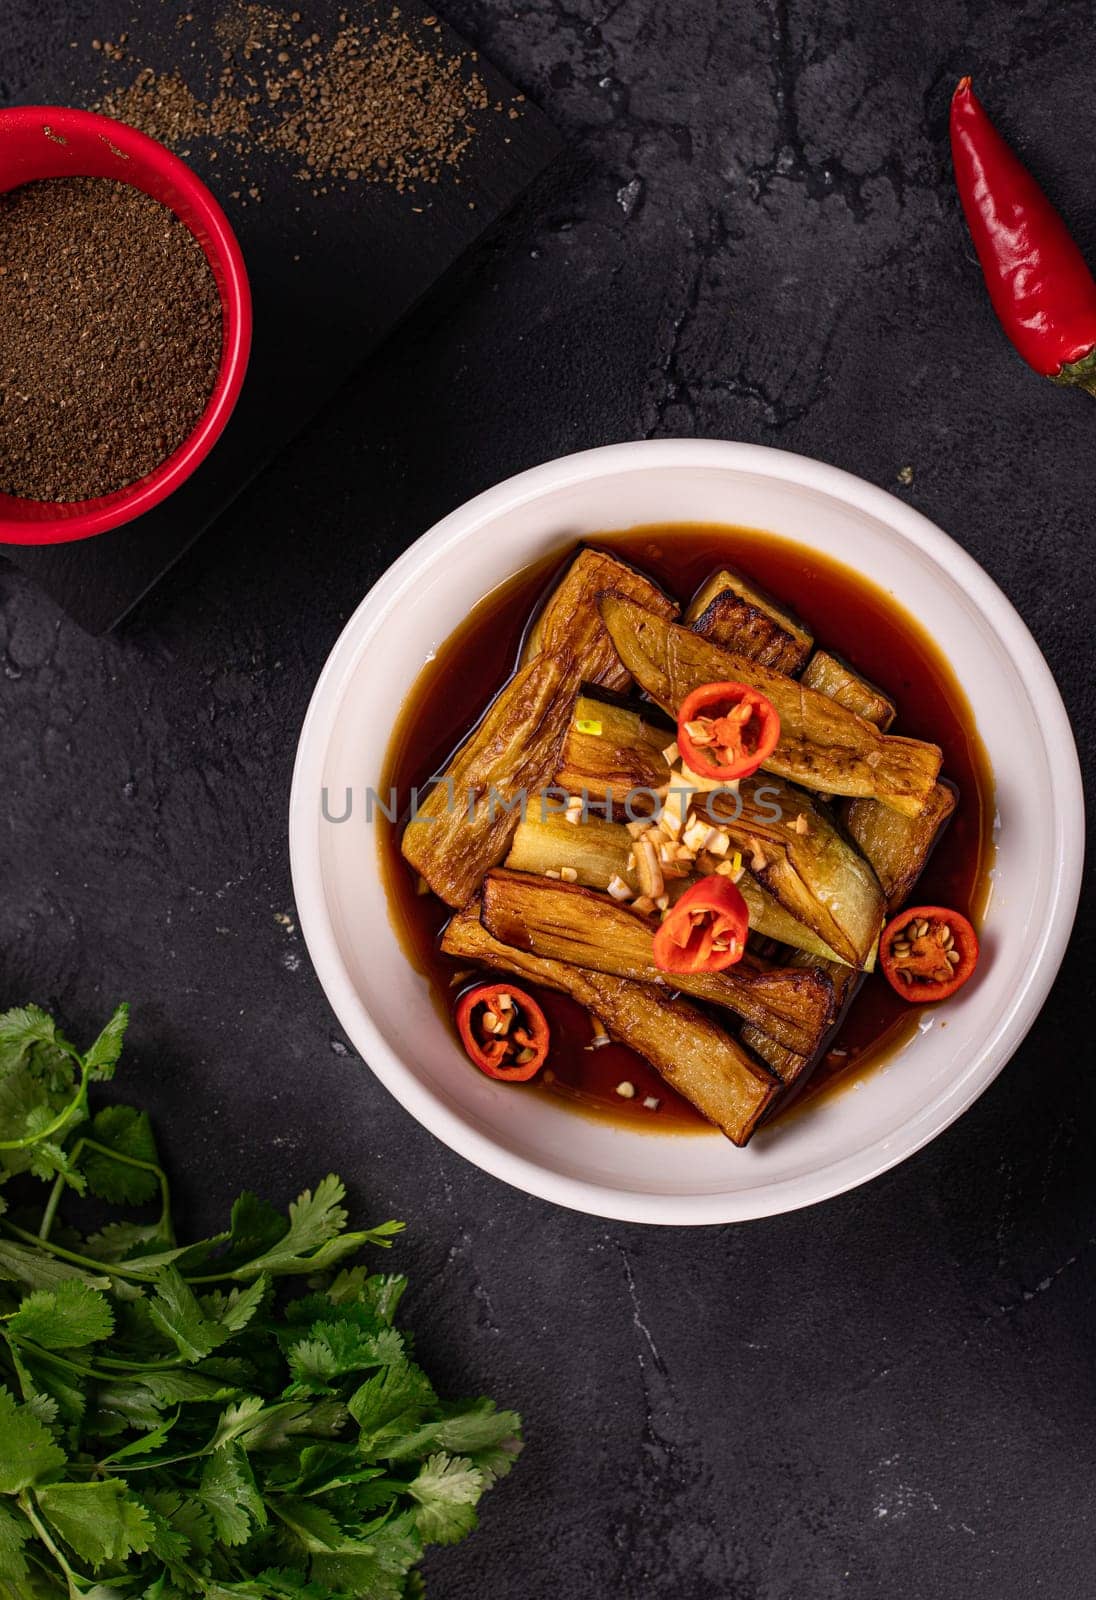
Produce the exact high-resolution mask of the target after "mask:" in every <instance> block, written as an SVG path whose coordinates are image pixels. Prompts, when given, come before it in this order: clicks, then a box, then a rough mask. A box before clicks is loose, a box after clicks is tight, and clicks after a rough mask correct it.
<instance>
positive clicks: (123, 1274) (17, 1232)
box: [0, 1217, 155, 1283]
mask: <svg viewBox="0 0 1096 1600" xmlns="http://www.w3.org/2000/svg"><path fill="white" fill-rule="evenodd" d="M0 1229H3V1231H4V1232H5V1233H10V1234H11V1235H12V1236H13V1237H14V1238H16V1239H22V1240H23V1241H24V1243H26V1244H32V1245H34V1246H35V1247H36V1248H37V1249H39V1250H46V1251H48V1252H49V1254H50V1255H51V1256H56V1257H57V1258H58V1260H60V1261H68V1262H71V1263H72V1265H73V1266H77V1267H82V1268H83V1269H84V1271H85V1272H89V1273H92V1274H95V1275H96V1276H101V1277H106V1278H132V1279H133V1280H134V1281H135V1282H136V1283H150V1282H151V1281H152V1278H153V1277H154V1276H155V1274H154V1273H149V1272H137V1271H133V1270H132V1269H130V1268H127V1267H124V1266H120V1265H118V1264H114V1265H112V1264H111V1263H110V1262H108V1261H96V1260H95V1259H94V1258H93V1257H92V1256H81V1255H77V1253H76V1251H75V1250H66V1249H65V1247H64V1245H60V1244H54V1242H53V1240H52V1239H40V1238H39V1237H38V1235H37V1234H36V1233H29V1232H28V1231H27V1229H26V1228H20V1227H19V1226H18V1224H16V1223H14V1222H9V1221H8V1219H7V1217H4V1218H3V1220H2V1221H0Z"/></svg>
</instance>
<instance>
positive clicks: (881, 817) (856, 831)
mask: <svg viewBox="0 0 1096 1600" xmlns="http://www.w3.org/2000/svg"><path fill="white" fill-rule="evenodd" d="M958 802H959V796H958V793H957V791H956V789H955V787H954V785H952V784H950V783H947V782H946V781H942V782H940V783H937V784H936V786H935V787H934V789H933V791H932V793H931V794H930V795H929V797H928V799H927V800H926V802H925V804H924V806H923V807H922V808H921V810H920V812H919V813H918V814H917V816H916V817H902V816H899V815H898V813H897V811H889V810H888V809H887V807H886V806H881V805H877V804H876V803H875V801H873V800H848V801H846V802H845V804H844V805H843V806H842V807H841V820H842V822H843V823H844V825H845V827H846V829H847V830H848V833H849V836H850V838H851V839H852V840H853V841H854V842H855V844H856V846H857V848H858V849H859V850H860V851H861V852H862V854H863V855H864V856H866V857H867V859H868V860H869V861H870V862H871V864H872V867H873V868H874V870H875V874H876V876H877V877H878V879H879V882H880V883H881V884H882V886H883V894H884V895H885V896H886V902H887V915H888V916H889V915H890V914H891V913H892V912H894V911H897V910H898V908H899V906H900V905H901V904H902V903H903V901H904V900H906V899H907V898H908V896H909V892H910V890H911V889H912V888H913V886H914V884H915V883H916V882H917V880H918V878H919V877H920V876H921V874H922V872H923V871H924V869H925V863H926V862H927V861H928V859H929V856H930V855H931V854H932V852H933V850H934V849H935V847H936V843H937V840H938V839H939V837H940V834H941V833H942V832H943V830H944V828H945V827H946V825H947V823H948V822H949V821H950V820H951V815H952V812H953V811H954V810H955V807H956V805H957V804H958Z"/></svg>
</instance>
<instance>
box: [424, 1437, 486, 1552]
mask: <svg viewBox="0 0 1096 1600" xmlns="http://www.w3.org/2000/svg"><path fill="white" fill-rule="evenodd" d="M483 1490H484V1481H483V1473H482V1472H480V1470H479V1468H478V1467H474V1466H473V1465H472V1463H471V1462H470V1461H468V1460H467V1459H466V1458H465V1457H463V1456H447V1455H443V1454H440V1453H439V1454H438V1455H434V1456H430V1457H429V1459H428V1460H427V1461H426V1463H425V1464H424V1465H423V1467H422V1469H421V1471H420V1472H419V1474H418V1476H417V1477H415V1478H412V1480H411V1482H410V1483H409V1484H408V1485H407V1492H408V1494H409V1495H410V1496H411V1498H412V1499H413V1500H415V1501H417V1502H418V1509H417V1510H416V1512H415V1526H416V1527H417V1528H418V1530H419V1534H420V1536H421V1538H422V1540H423V1542H424V1544H455V1543H456V1542H457V1540H458V1539H463V1538H464V1536H465V1535H466V1534H468V1533H471V1531H472V1529H473V1528H474V1527H475V1526H476V1512H475V1507H476V1502H477V1501H478V1500H479V1498H480V1496H481V1495H482V1493H483Z"/></svg>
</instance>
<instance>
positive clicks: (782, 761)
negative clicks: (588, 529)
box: [599, 594, 941, 816]
mask: <svg viewBox="0 0 1096 1600" xmlns="http://www.w3.org/2000/svg"><path fill="white" fill-rule="evenodd" d="M599 605H600V608H601V614H602V617H603V618H604V620H605V625H606V627H607V628H608V630H609V633H610V635H611V637H612V641H613V643H614V645H615V646H616V649H617V652H618V653H619V655H620V658H621V660H622V661H623V662H624V665H625V666H626V667H627V668H628V670H629V672H631V674H632V676H633V677H634V678H635V680H636V682H637V683H638V684H639V686H640V688H641V689H643V690H644V691H645V692H646V693H647V694H649V695H650V696H651V698H652V699H653V700H654V701H656V702H657V704H658V705H660V706H662V708H663V710H665V711H668V712H670V713H671V714H672V715H675V716H676V714H677V709H678V707H679V706H680V705H681V703H682V701H683V700H685V698H686V697H687V696H688V695H689V694H691V693H692V691H693V690H694V689H697V688H699V687H700V686H701V685H702V684H706V683H723V682H726V681H728V680H730V681H733V682H736V683H745V684H748V685H749V686H750V687H751V688H753V689H756V690H758V691H759V693H761V694H763V695H765V696H766V697H767V698H768V700H769V701H770V702H771V703H772V705H773V706H774V707H775V709H776V713H777V715H778V716H779V718H780V727H781V733H780V743H779V744H778V745H777V747H776V749H775V750H774V751H773V753H772V755H770V756H769V757H768V759H767V760H766V761H765V768H766V770H767V771H769V772H775V773H776V774H777V775H778V776H780V777H783V778H788V779H791V780H792V781H793V782H795V783H799V784H802V785H803V786H804V788H807V789H814V790H818V791H820V792H822V793H828V794H839V795H848V796H850V797H852V798H865V797H866V798H870V799H876V800H881V801H883V803H884V804H885V805H888V806H890V807H892V808H893V809H894V810H896V811H900V812H902V813H903V815H905V816H916V815H917V813H918V812H919V811H920V809H921V807H922V806H923V805H924V803H925V801H926V800H927V799H928V796H929V794H930V793H931V791H932V786H933V784H934V783H935V782H936V779H937V777H938V775H939V772H940V761H941V753H940V750H939V749H938V747H937V746H936V745H932V744H925V743H922V742H921V741H920V740H917V739H899V738H895V737H894V736H893V735H889V734H882V733H880V732H879V730H878V729H877V728H874V727H872V725H871V723H870V722H865V721H864V719H863V718H862V717H858V716H857V715H856V714H855V713H854V712H851V711H846V710H845V708H844V707H843V706H839V705H838V704H837V703H836V702H835V701H833V700H830V699H827V697H826V696H825V695H823V694H819V692H818V690H817V689H807V688H804V687H803V685H802V684H801V683H797V682H796V681H795V680H794V679H793V678H789V677H787V676H786V675H785V674H784V673H779V672H773V671H772V670H771V669H770V668H769V667H763V666H761V665H760V664H759V663H758V662H756V661H749V660H747V659H746V657H744V656H740V655H736V654H734V653H733V652H731V651H728V650H723V649H721V648H720V647H719V646H718V645H714V644H712V643H711V642H710V641H709V640H707V639H702V638H701V637H700V635H699V634H696V633H693V632H692V630H691V629H689V628H683V627H681V626H679V625H678V624H677V623H673V622H669V621H667V620H666V619H665V618H663V617H656V616H654V615H653V614H652V613H651V612H649V611H644V610H643V608H642V607H641V606H637V605H635V604H634V602H632V601H631V600H627V599H625V598H623V597H622V596H620V595H618V594H606V595H603V596H602V598H601V600H600V601H599Z"/></svg>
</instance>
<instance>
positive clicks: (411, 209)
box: [0, 0, 561, 633]
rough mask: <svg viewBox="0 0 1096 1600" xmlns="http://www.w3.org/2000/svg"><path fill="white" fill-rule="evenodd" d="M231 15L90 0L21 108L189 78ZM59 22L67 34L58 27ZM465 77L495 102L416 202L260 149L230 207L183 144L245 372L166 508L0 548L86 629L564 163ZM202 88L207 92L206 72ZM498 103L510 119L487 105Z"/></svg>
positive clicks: (130, 599)
mask: <svg viewBox="0 0 1096 1600" xmlns="http://www.w3.org/2000/svg"><path fill="white" fill-rule="evenodd" d="M390 10H391V8H390V7H377V8H373V7H370V6H368V5H362V4H361V3H360V0H359V3H358V4H357V5H351V6H349V7H347V6H346V5H345V4H339V5H338V6H337V7H336V6H335V5H332V4H325V3H323V0H317V3H315V4H313V5H311V6H309V7H308V9H307V11H306V13H305V22H306V24H310V25H312V26H314V27H315V28H316V29H317V30H319V31H320V32H321V35H324V36H325V37H326V36H328V35H330V34H332V33H334V32H335V31H336V30H337V28H338V26H339V23H340V21H341V20H342V19H343V18H348V19H349V21H350V22H352V23H353V22H356V21H359V20H361V21H368V20H370V19H376V18H381V19H383V18H385V17H387V16H388V15H389V12H390ZM225 12H226V6H225V4H224V0H220V3H215V4H210V3H206V4H203V3H201V0H195V3H194V4H193V5H192V6H191V7H190V8H189V11H188V14H187V15H188V17H189V19H190V20H186V19H185V18H184V19H181V18H180V13H179V11H178V10H177V9H176V8H174V7H171V6H164V7H144V8H142V11H141V13H140V15H139V16H138V17H137V18H136V19H135V18H134V15H133V12H132V10H131V9H130V5H129V4H128V3H122V4H119V3H118V0H107V3H106V4H102V3H97V4H96V6H95V12H94V26H93V27H91V26H89V25H85V26H84V27H82V28H80V29H76V28H71V27H70V28H69V29H68V30H67V33H66V36H65V37H64V38H63V39H62V38H59V39H58V41H57V43H58V45H59V46H61V47H60V48H58V49H55V50H51V51H50V52H49V55H48V58H47V60H45V61H43V62H42V63H41V70H39V71H37V72H36V73H35V75H34V77H33V79H32V81H30V82H28V83H27V84H26V85H25V86H22V87H21V92H19V93H18V96H17V98H18V100H19V101H21V102H23V103H27V102H32V103H33V102H35V101H40V102H42V103H65V104H70V105H83V106H91V105H94V104H95V102H96V101H97V100H98V99H99V98H100V96H101V95H102V93H103V90H104V86H105V85H106V84H108V83H109V84H112V85H117V84H127V83H129V82H131V81H132V80H133V78H134V77H135V76H136V74H137V72H138V71H139V70H140V68H141V67H142V66H149V67H152V68H153V69H154V70H156V71H157V72H159V73H163V72H166V71H173V70H176V69H179V70H181V71H182V72H183V73H184V74H185V75H187V81H188V82H192V81H193V73H194V62H195V51H194V46H195V45H197V46H198V47H199V50H201V49H205V50H207V51H208V49H209V46H210V42H211V41H212V39H213V29H214V27H215V25H216V23H217V21H218V18H220V17H223V16H224V15H225ZM424 18H430V19H431V23H430V26H429V27H426V26H425V24H424V23H423V19H424ZM399 19H400V20H399V27H400V28H401V29H406V30H408V31H411V32H413V33H415V34H421V36H422V37H423V38H424V39H426V40H428V41H430V42H432V43H433V44H435V45H436V46H440V47H442V48H443V49H444V51H445V52H446V54H458V53H461V52H467V51H468V49H469V47H468V46H467V45H466V44H464V42H463V41H462V40H461V39H460V38H459V37H458V36H457V35H456V34H454V33H453V31H452V30H451V29H450V28H448V26H447V25H446V24H444V23H443V22H441V21H440V19H437V14H436V12H435V11H434V10H433V8H432V7H430V6H427V5H423V4H421V3H420V0H399ZM435 19H436V20H435ZM181 20H182V21H185V22H186V25H185V27H182V26H180V22H181ZM55 25H56V26H57V28H58V29H59V30H60V29H62V28H63V20H62V19H57V22H56V24H55ZM123 34H125V35H126V38H127V42H126V46H125V52H126V53H125V59H124V60H122V61H119V62H115V61H109V60H105V58H104V56H103V54H102V52H98V53H97V52H95V51H94V50H93V49H92V47H91V40H92V36H93V35H94V36H95V37H96V38H98V39H100V40H111V41H116V40H117V39H118V38H119V36H120V35H123ZM471 70H474V71H475V72H477V73H478V74H479V76H480V78H481V79H482V80H483V82H484V83H485V85H486V88H487V91H488V95H489V99H490V103H491V108H490V109H488V110H485V111H483V112H480V113H477V114H476V116H475V117H474V119H473V120H474V123H475V126H476V133H475V136H474V137H473V139H472V140H471V142H470V144H469V146H468V149H467V151H466V152H465V154H464V156H463V158H462V160H461V163H460V166H459V168H458V169H457V171H456V172H455V173H454V172H451V171H448V170H446V171H443V172H442V174H441V177H440V179H439V181H438V182H437V183H436V184H430V185H420V186H419V188H418V192H416V193H404V194H400V193H398V192H397V191H396V189H395V188H393V187H391V186H390V185H387V184H385V183H364V182H362V181H360V180H359V181H358V182H346V183H345V184H340V183H339V181H338V180H334V181H332V180H325V181H326V184H327V190H328V192H327V193H326V194H324V193H319V194H316V193H314V192H313V191H314V187H315V186H314V185H313V184H312V183H309V182H305V181H302V180H301V179H300V178H299V177H298V176H296V175H295V173H294V171H293V166H292V165H291V164H290V163H288V162H287V161H286V160H285V158H284V157H281V156H277V155H273V156H272V155H270V154H268V153H265V152H257V153H249V155H248V158H247V161H246V180H245V181H246V184H247V187H248V189H250V188H252V187H254V188H255V189H257V190H258V193H259V195H260V196H261V199H260V200H259V201H256V200H255V199H253V198H249V196H248V193H247V191H246V190H243V189H242V190H240V194H239V198H235V199H234V198H233V193H232V191H233V190H234V189H235V188H236V186H237V183H238V182H239V174H238V171H237V172H236V174H235V177H234V176H233V168H237V169H238V168H239V162H238V161H236V160H235V159H234V157H233V156H232V154H231V153H230V152H228V151H226V150H225V149H224V148H219V147H218V144H217V142H216V141H214V140H211V139H204V138H203V139H196V140H193V141H192V142H191V143H190V144H189V145H188V146H187V149H186V159H187V160H188V162H189V163H190V165H191V166H192V167H194V169H195V170H196V171H197V172H198V173H199V174H200V175H201V176H202V177H203V178H204V179H205V180H206V182H207V183H209V185H210V187H211V188H212V189H213V192H214V193H215V194H216V195H217V198H218V199H219V200H220V202H221V204H222V205H223V206H224V208H225V211H226V212H227V214H228V217H229V221H230V222H231V223H232V225H233V227H234V228H235V230H236V232H237V235H238V237H239V240H240V245H241V248H242V249H243V252H244V257H245V260H246V262H247V266H248V272H249V275H250V279H251V288H252V294H253V297H254V310H255V335H254V343H253V347H252V355H251V363H250V368H249V371H248V377H247V381H246V383H245V386H244V390H243V393H242V395H241V398H240V402H239V404H238V406H237V409H236V411H235V413H234V415H233V417H232V420H231V421H230V423H229V425H228V428H227V429H226V431H225V433H224V435H223V437H222V438H221V440H220V441H219V443H218V445H217V446H216V448H215V449H214V451H213V452H212V454H211V456H210V457H209V458H208V459H207V461H206V462H204V463H203V465H202V466H201V467H200V468H199V469H198V471H197V472H196V473H195V475H194V476H193V478H191V479H190V480H189V482H188V483H186V484H185V485H184V486H183V487H182V488H181V489H180V490H178V491H177V492H176V494H174V495H173V496H172V497H171V498H170V499H169V500H168V501H167V502H165V503H164V504H163V505H161V506H159V507H156V508H155V509H154V510H152V511H150V512H148V513H147V514H146V515H145V516H143V517H141V518H139V519H138V520H137V521H136V522H133V523H131V524H129V525H128V526H125V527H122V528H118V529H115V530H114V531H112V532H110V533H106V534H102V535H100V536H99V537H98V538H95V539H90V540H85V541H81V542H80V543H76V544H68V545H55V546H49V547H41V548H32V547H24V546H18V545H0V556H5V557H7V558H8V559H9V560H11V561H12V562H14V563H15V564H16V565H17V566H19V567H20V568H22V570H23V571H25V572H27V573H29V574H30V575H31V576H32V577H33V578H34V579H35V581H36V582H37V583H39V584H40V585H41V586H42V588H44V589H45V590H46V591H47V592H48V593H49V594H50V595H51V596H52V597H53V598H54V599H55V600H56V601H57V602H58V603H59V604H60V605H61V606H62V607H63V608H64V609H65V610H66V611H67V612H68V613H69V615H70V616H72V617H73V618H74V619H75V621H77V622H78V623H79V624H80V625H81V626H82V627H84V628H86V629H87V630H88V631H89V632H93V633H102V632H106V631H107V630H109V629H110V628H112V627H114V626H115V625H116V624H117V623H118V622H119V621H121V619H122V618H123V617H124V616H125V615H126V613H127V612H128V611H129V610H130V609H131V608H132V607H133V606H134V605H135V604H136V603H137V601H138V600H140V599H141V597H142V596H143V595H144V594H146V593H147V592H148V590H149V589H150V588H151V587H152V586H153V585H154V584H155V583H156V582H157V580H158V579H159V578H160V577H162V575H163V574H164V573H165V572H166V571H167V569H168V568H169V567H170V566H171V565H172V564H173V563H174V562H175V561H176V560H177V559H178V557H179V556H180V555H181V554H182V553H183V551H184V550H186V549H187V547H188V546H189V545H190V544H191V543H192V542H193V541H194V540H195V539H196V538H197V537H198V535H199V534H200V533H202V532H203V531H204V530H205V529H207V528H208V527H209V526H210V524H211V523H212V522H213V521H214V520H215V519H216V518H217V517H218V516H219V515H220V513H221V512H222V511H224V509H225V508H226V507H227V506H228V504H229V503H230V502H231V501H232V500H233V499H234V498H235V497H236V496H237V495H238V494H239V493H240V492H241V491H242V490H243V489H244V488H245V487H246V485H247V484H248V483H249V482H250V480H251V479H252V478H253V477H254V476H255V475H256V474H257V473H258V472H259V471H260V470H261V469H262V468H263V466H264V465H265V464H266V463H267V462H268V461H270V460H271V459H272V457H273V456H274V455H275V454H276V453H277V451H278V450H279V449H281V448H282V447H283V446H284V445H285V444H287V443H288V441H289V440H290V439H292V438H293V436H294V435H295V434H296V433H298V432H299V431H300V429H301V428H303V427H304V425H305V424H306V423H307V422H308V421H309V419H310V418H311V417H312V416H313V415H314V414H315V412H316V411H317V410H318V409H319V407H320V405H321V404H322V403H323V401H324V400H325V399H326V398H327V397H328V396H329V395H330V394H331V393H332V392H333V391H334V390H335V389H336V388H337V387H338V386H339V385H340V384H341V383H342V382H343V381H344V380H345V379H346V378H347V377H348V376H349V375H350V373H351V372H352V371H353V369H354V368H355V367H356V366H357V365H358V364H359V363H360V362H361V361H362V359H363V358H364V357H365V356H366V355H367V354H368V353H369V352H370V351H371V350H372V349H373V348H374V347H375V346H376V345H377V344H378V343H379V342H380V341H381V340H382V339H383V338H384V337H385V336H386V335H387V334H388V333H390V332H391V331H392V329H393V328H394V327H395V326H396V324H397V323H398V322H399V321H400V320H401V318H402V317H404V316H405V314H406V313H407V312H408V311H409V310H410V309H411V308H412V306H414V305H415V303H416V302H417V301H418V300H419V299H421V297H422V296H423V295H424V294H425V292H426V291H427V290H428V289H429V288H430V287H431V285H433V284H434V283H436V282H437V280H438V279H439V278H440V277H441V276H442V275H443V274H444V273H445V272H446V271H447V269H448V268H450V267H451V266H452V265H453V263H454V262H455V261H456V260H457V258H458V257H459V256H460V255H461V254H462V253H463V252H464V251H465V250H466V249H467V247H468V246H469V245H470V244H472V243H473V242H474V241H475V240H476V239H477V238H478V237H479V236H480V235H481V234H483V233H484V232H485V230H487V229H488V228H489V227H490V226H491V225H492V224H493V223H494V222H495V221H496V220H497V219H498V218H499V217H500V216H501V215H502V213H503V212H504V211H505V210H507V209H508V207H509V206H510V205H512V204H513V202H514V201H515V200H516V199H517V198H518V196H519V195H520V194H521V193H522V192H523V190H525V189H526V188H527V186H528V185H529V184H530V183H531V182H532V180H533V179H534V178H535V177H536V176H537V175H538V173H540V172H541V171H542V170H543V169H544V168H545V167H546V166H547V165H548V164H549V163H550V162H551V161H552V159H553V158H554V157H555V155H556V154H557V153H558V151H559V149H560V145H561V142H560V139H559V136H558V135H557V133H556V132H555V130H554V128H553V127H552V126H551V124H550V123H549V122H548V121H547V119H546V118H545V117H544V116H543V115H542V113H541V112H539V111H538V110H537V109H536V107H534V106H531V105H530V104H529V103H528V102H526V101H525V100H524V98H523V97H521V96H518V95H517V92H516V91H515V90H514V88H513V86H512V85H510V84H508V83H507V82H506V81H505V80H504V79H503V78H502V77H501V76H500V75H499V74H498V73H497V72H495V71H494V69H493V68H492V67H491V66H490V65H489V64H488V63H486V62H484V61H483V60H482V59H481V58H476V59H475V61H474V64H473V66H472V68H471ZM197 87H198V90H199V92H201V89H202V84H201V82H200V80H199V82H198V85H197ZM498 104H501V105H502V106H503V108H504V109H503V110H501V111H498V110H495V109H494V108H495V106H496V105H498ZM511 108H513V110H514V112H515V113H516V115H514V116H511V115H510V110H511ZM214 151H216V152H217V154H216V155H214V156H213V159H211V154H212V153H213V152H214ZM226 155H227V156H228V160H227V161H226V160H225V159H223V158H224V157H225V156H226ZM416 208H417V209H416Z"/></svg>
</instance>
